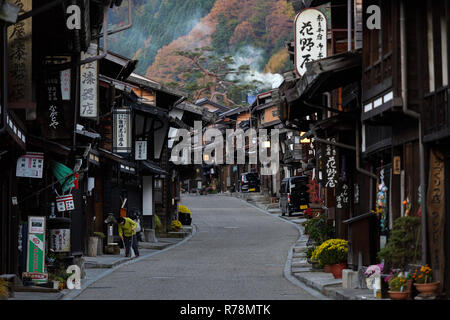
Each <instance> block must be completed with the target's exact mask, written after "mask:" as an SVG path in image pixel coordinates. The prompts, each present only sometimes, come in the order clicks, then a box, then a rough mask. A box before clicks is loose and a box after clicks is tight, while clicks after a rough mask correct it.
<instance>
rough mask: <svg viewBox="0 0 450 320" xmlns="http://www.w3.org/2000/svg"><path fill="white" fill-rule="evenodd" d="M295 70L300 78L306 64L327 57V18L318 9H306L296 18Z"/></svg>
mask: <svg viewBox="0 0 450 320" xmlns="http://www.w3.org/2000/svg"><path fill="white" fill-rule="evenodd" d="M294 24H295V70H296V71H297V73H298V74H299V75H300V76H303V74H304V73H305V72H306V63H307V62H311V61H314V60H318V59H322V58H325V57H326V56H327V18H326V17H325V15H324V14H323V13H322V12H320V11H319V10H317V9H312V8H309V9H305V10H303V11H302V12H300V13H299V14H298V15H297V16H296V18H295V22H294Z"/></svg>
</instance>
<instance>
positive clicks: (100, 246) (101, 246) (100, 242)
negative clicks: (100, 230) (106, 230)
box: [97, 237, 103, 256]
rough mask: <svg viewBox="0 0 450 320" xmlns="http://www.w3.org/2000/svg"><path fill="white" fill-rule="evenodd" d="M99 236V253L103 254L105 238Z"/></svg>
mask: <svg viewBox="0 0 450 320" xmlns="http://www.w3.org/2000/svg"><path fill="white" fill-rule="evenodd" d="M97 238H98V243H97V255H98V256H101V255H102V254H103V239H102V238H100V237H97Z"/></svg>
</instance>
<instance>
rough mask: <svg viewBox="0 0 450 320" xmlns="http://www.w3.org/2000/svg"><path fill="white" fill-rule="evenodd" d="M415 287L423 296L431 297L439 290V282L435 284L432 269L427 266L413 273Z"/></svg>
mask: <svg viewBox="0 0 450 320" xmlns="http://www.w3.org/2000/svg"><path fill="white" fill-rule="evenodd" d="M413 281H414V286H415V287H416V289H417V291H419V292H420V293H421V294H422V295H425V296H431V295H433V294H434V293H435V292H436V290H437V289H438V288H439V284H440V282H439V281H434V282H433V273H432V269H431V268H430V267H429V266H428V265H427V264H426V265H424V266H421V267H420V269H419V270H417V269H416V270H415V271H414V273H413Z"/></svg>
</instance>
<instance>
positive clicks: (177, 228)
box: [172, 220, 183, 232]
mask: <svg viewBox="0 0 450 320" xmlns="http://www.w3.org/2000/svg"><path fill="white" fill-rule="evenodd" d="M182 227H183V225H182V224H181V222H180V221H179V220H173V221H172V231H175V232H177V231H180V230H181V228H182Z"/></svg>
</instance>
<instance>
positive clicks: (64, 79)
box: [60, 69, 70, 100]
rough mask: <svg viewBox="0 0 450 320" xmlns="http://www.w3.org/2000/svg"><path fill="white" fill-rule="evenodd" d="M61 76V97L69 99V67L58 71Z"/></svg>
mask: <svg viewBox="0 0 450 320" xmlns="http://www.w3.org/2000/svg"><path fill="white" fill-rule="evenodd" d="M60 77H61V98H62V99H63V100H70V69H67V70H63V71H61V72H60Z"/></svg>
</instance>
